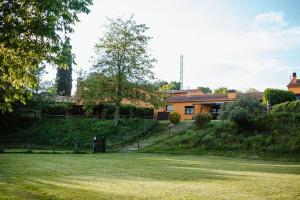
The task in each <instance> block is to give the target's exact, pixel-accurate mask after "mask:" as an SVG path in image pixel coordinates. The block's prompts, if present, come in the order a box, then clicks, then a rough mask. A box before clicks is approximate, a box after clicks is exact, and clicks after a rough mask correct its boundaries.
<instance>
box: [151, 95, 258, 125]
mask: <svg viewBox="0 0 300 200" xmlns="http://www.w3.org/2000/svg"><path fill="white" fill-rule="evenodd" d="M168 94H169V98H168V99H167V105H166V106H165V107H163V108H161V109H159V110H157V117H158V119H162V118H167V117H168V114H169V113H171V112H178V113H179V114H180V115H181V119H182V120H191V119H192V118H193V116H194V115H196V114H198V113H212V114H213V116H215V117H217V116H218V114H219V111H220V107H221V105H223V104H226V103H229V102H233V101H235V100H236V98H237V96H238V94H237V93H236V92H235V91H234V90H230V91H229V93H228V94H204V93H203V92H202V91H201V90H197V89H193V90H172V91H170V92H168ZM239 95H248V96H252V97H255V98H257V99H258V100H260V101H261V100H262V97H263V93H262V92H255V93H242V94H239Z"/></svg>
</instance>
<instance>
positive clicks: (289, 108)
mask: <svg viewBox="0 0 300 200" xmlns="http://www.w3.org/2000/svg"><path fill="white" fill-rule="evenodd" d="M271 112H272V113H280V112H295V113H296V112H300V101H291V102H285V103H280V104H277V105H275V106H273V107H272V109H271Z"/></svg>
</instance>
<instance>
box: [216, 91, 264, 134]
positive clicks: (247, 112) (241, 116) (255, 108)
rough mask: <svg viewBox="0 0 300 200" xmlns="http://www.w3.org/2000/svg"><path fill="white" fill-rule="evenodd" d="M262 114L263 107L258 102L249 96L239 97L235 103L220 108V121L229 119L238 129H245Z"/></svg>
mask: <svg viewBox="0 0 300 200" xmlns="http://www.w3.org/2000/svg"><path fill="white" fill-rule="evenodd" d="M262 112H263V107H262V106H261V104H260V103H259V101H258V100H256V99H255V98H253V97H249V96H239V97H238V98H237V101H235V102H232V103H229V104H227V105H224V106H222V107H221V119H229V120H231V121H233V122H235V123H236V124H237V125H238V127H239V128H240V129H245V128H249V126H250V121H251V120H252V119H254V118H255V117H256V116H257V115H258V114H259V113H262Z"/></svg>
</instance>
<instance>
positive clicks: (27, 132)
mask: <svg viewBox="0 0 300 200" xmlns="http://www.w3.org/2000/svg"><path fill="white" fill-rule="evenodd" d="M154 125H155V122H153V121H152V120H147V119H121V121H120V125H119V127H118V128H116V127H114V125H113V121H112V120H100V119H97V118H42V119H39V120H37V121H35V122H34V123H32V124H31V125H30V126H28V127H22V128H20V129H19V130H17V131H15V132H14V133H11V134H8V135H6V136H5V138H4V139H5V141H7V142H6V143H10V144H18V143H21V144H24V143H28V142H30V143H31V145H32V144H35V145H40V147H43V148H47V147H48V146H52V145H54V144H55V145H56V146H57V147H70V148H72V147H73V146H74V144H75V143H77V144H78V145H79V146H82V147H85V148H90V147H91V141H92V138H93V137H94V136H105V137H106V138H107V142H108V148H109V149H115V148H118V147H120V146H123V145H125V144H128V143H131V142H133V141H136V140H137V138H140V137H142V136H143V135H145V134H146V133H147V132H148V130H149V129H151V128H152V127H153V126H154ZM6 146H7V145H6Z"/></svg>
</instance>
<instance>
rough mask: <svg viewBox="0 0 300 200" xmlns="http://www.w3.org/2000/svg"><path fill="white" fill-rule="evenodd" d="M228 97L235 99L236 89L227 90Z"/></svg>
mask: <svg viewBox="0 0 300 200" xmlns="http://www.w3.org/2000/svg"><path fill="white" fill-rule="evenodd" d="M227 98H228V99H235V98H236V91H235V90H229V91H228V94H227Z"/></svg>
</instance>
